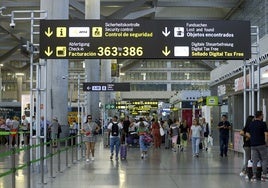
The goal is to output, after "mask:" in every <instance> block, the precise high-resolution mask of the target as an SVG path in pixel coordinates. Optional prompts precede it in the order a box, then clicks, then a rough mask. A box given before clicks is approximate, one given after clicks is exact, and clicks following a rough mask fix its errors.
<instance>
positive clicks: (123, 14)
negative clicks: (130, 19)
mask: <svg viewBox="0 0 268 188" xmlns="http://www.w3.org/2000/svg"><path fill="white" fill-rule="evenodd" d="M145 2H146V0H136V1H134V2H131V3H129V4H128V5H126V6H125V7H122V8H121V9H119V10H118V11H116V12H115V13H113V14H111V15H110V16H108V18H109V19H122V18H124V17H126V16H127V15H128V14H129V13H130V12H132V11H134V10H135V8H138V7H140V6H141V5H144V3H145ZM115 5H116V4H115Z"/></svg>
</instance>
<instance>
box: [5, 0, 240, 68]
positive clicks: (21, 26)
mask: <svg viewBox="0 0 268 188" xmlns="http://www.w3.org/2000/svg"><path fill="white" fill-rule="evenodd" d="M243 2H244V0H101V19H138V18H146V19H178V20H228V19H229V18H230V17H231V15H232V14H233V13H234V12H235V11H236V10H237V9H238V8H239V7H240V5H241V4H242V3H243ZM17 10H40V0H27V1H21V0H12V1H10V0H2V1H1V2H0V64H3V65H4V67H3V68H4V69H5V68H7V69H9V70H10V71H14V72H17V71H20V72H21V71H23V70H25V69H27V68H28V66H29V64H27V63H25V62H28V61H29V57H27V55H25V54H21V50H20V48H21V44H22V40H21V38H23V39H26V40H29V38H30V24H29V21H16V23H15V24H16V25H15V27H14V28H12V27H10V23H11V18H10V14H11V12H12V11H17ZM25 16H29V15H25ZM84 17H85V1H84V0H69V18H70V19H84ZM36 42H37V43H38V41H36ZM36 59H37V60H38V57H36ZM13 62H21V63H13ZM135 62H136V61H135V60H120V64H123V67H122V69H124V70H127V69H130V68H133V67H135V66H133V64H134V63H135ZM202 62H203V63H204V64H205V65H206V66H207V67H208V68H209V69H211V70H212V69H214V68H216V65H215V62H213V61H202ZM217 63H219V62H217ZM6 64H8V66H5V65H6Z"/></svg>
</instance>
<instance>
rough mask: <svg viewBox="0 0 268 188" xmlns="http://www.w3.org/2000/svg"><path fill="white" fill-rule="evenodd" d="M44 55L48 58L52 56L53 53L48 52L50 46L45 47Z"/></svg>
mask: <svg viewBox="0 0 268 188" xmlns="http://www.w3.org/2000/svg"><path fill="white" fill-rule="evenodd" d="M45 54H46V55H47V56H48V57H49V56H51V55H52V54H53V51H51V50H50V46H48V47H47V50H45Z"/></svg>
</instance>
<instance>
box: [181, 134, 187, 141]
mask: <svg viewBox="0 0 268 188" xmlns="http://www.w3.org/2000/svg"><path fill="white" fill-rule="evenodd" d="M181 138H182V140H187V134H186V132H184V133H182V136H181Z"/></svg>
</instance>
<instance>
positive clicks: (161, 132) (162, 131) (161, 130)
mask: <svg viewBox="0 0 268 188" xmlns="http://www.w3.org/2000/svg"><path fill="white" fill-rule="evenodd" d="M160 135H161V136H164V135H165V131H164V129H163V127H160Z"/></svg>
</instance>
